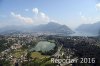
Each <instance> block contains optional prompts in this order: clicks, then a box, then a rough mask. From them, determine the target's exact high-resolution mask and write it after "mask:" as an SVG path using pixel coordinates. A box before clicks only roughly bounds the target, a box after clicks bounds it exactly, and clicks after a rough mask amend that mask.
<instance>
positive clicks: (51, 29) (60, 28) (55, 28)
mask: <svg viewBox="0 0 100 66" xmlns="http://www.w3.org/2000/svg"><path fill="white" fill-rule="evenodd" d="M9 32H42V33H43V32H45V33H46V32H47V33H62V34H71V33H74V32H73V31H72V30H71V29H70V28H69V27H67V26H66V25H60V24H58V23H55V22H49V23H48V24H41V25H38V26H27V27H26V26H6V27H4V28H1V29H0V33H9Z"/></svg>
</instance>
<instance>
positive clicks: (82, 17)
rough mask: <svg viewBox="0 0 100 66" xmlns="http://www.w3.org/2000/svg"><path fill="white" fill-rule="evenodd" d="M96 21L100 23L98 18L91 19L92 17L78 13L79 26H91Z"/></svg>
mask: <svg viewBox="0 0 100 66" xmlns="http://www.w3.org/2000/svg"><path fill="white" fill-rule="evenodd" d="M97 21H100V16H96V17H92V16H86V15H83V13H82V12H80V22H81V24H93V23H96V22H97Z"/></svg>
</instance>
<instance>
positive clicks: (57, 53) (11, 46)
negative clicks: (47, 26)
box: [0, 33, 100, 66]
mask: <svg viewBox="0 0 100 66" xmlns="http://www.w3.org/2000/svg"><path fill="white" fill-rule="evenodd" d="M39 42H40V43H43V44H45V43H49V42H50V44H51V45H52V43H53V44H55V45H54V47H51V48H52V49H50V50H49V51H46V50H47V49H44V48H48V46H49V45H50V44H49V45H48V46H46V44H45V47H44V46H43V45H41V46H40V47H39V48H41V49H39V50H33V48H34V47H35V46H37V45H38V43H39ZM99 43H100V39H99V37H84V36H58V35H40V34H37V35H36V34H28V33H27V34H23V33H20V34H7V35H0V65H1V66H8V65H9V66H51V65H52V66H56V65H60V66H66V65H67V66H74V65H77V64H78V65H80V66H81V65H82V64H81V63H80V60H79V61H78V62H77V63H74V62H73V63H52V62H51V58H56V59H74V60H75V59H79V58H95V60H94V61H95V63H94V62H93V63H92V62H91V63H90V64H88V61H87V63H85V64H86V65H88V66H92V65H95V64H96V63H99V62H100V58H99V56H100V44H99ZM42 46H43V47H42ZM36 48H38V47H36ZM49 48H50V46H49ZM42 50H44V51H42Z"/></svg>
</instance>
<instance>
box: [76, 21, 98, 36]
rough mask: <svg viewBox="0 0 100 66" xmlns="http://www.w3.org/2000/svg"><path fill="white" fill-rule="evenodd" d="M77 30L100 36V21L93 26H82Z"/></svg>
mask: <svg viewBox="0 0 100 66" xmlns="http://www.w3.org/2000/svg"><path fill="white" fill-rule="evenodd" d="M76 30H77V31H80V32H86V33H92V34H98V33H99V31H100V21H99V22H96V23H93V24H82V25H80V26H79V27H78V28H77V29H76Z"/></svg>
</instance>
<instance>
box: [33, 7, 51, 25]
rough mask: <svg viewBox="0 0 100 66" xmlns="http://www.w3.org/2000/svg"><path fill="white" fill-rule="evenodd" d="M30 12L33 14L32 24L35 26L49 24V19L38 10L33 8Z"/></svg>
mask: <svg viewBox="0 0 100 66" xmlns="http://www.w3.org/2000/svg"><path fill="white" fill-rule="evenodd" d="M32 11H33V13H34V14H35V17H34V22H36V23H37V24H44V23H48V22H50V20H51V19H50V17H49V16H48V15H46V14H45V13H44V12H41V11H40V10H39V9H38V8H33V9H32Z"/></svg>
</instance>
